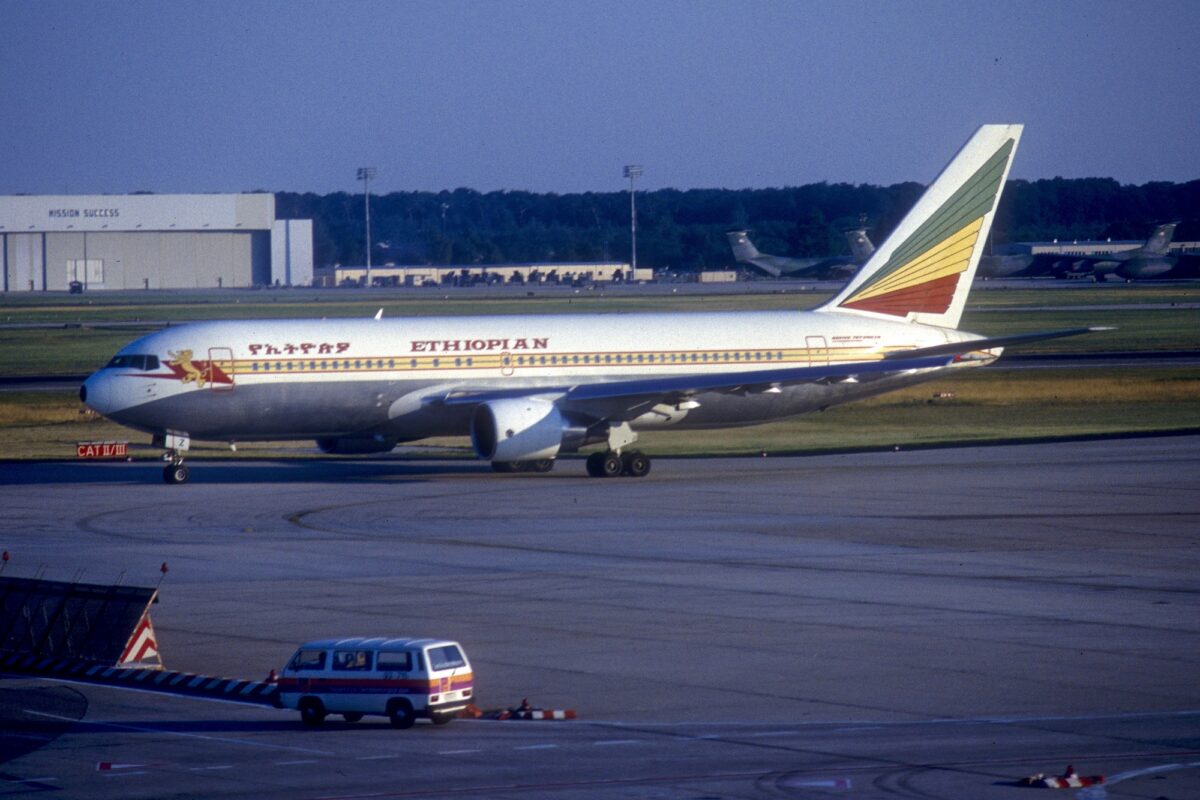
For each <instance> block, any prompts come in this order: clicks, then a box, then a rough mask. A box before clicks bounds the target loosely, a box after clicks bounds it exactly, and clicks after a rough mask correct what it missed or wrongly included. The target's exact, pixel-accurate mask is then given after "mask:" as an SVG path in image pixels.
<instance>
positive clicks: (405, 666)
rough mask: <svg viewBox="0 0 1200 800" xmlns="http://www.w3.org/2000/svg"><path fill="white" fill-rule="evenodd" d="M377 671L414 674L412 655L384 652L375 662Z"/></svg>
mask: <svg viewBox="0 0 1200 800" xmlns="http://www.w3.org/2000/svg"><path fill="white" fill-rule="evenodd" d="M375 669H376V670H378V671H379V672H412V653H408V652H400V653H388V652H382V653H380V654H379V657H378V658H377V659H376V660H375Z"/></svg>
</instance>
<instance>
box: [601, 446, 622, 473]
mask: <svg viewBox="0 0 1200 800" xmlns="http://www.w3.org/2000/svg"><path fill="white" fill-rule="evenodd" d="M623 469H625V465H624V464H622V463H621V457H620V456H619V455H617V454H616V453H614V452H612V451H611V450H610V451H608V452H607V453H605V454H604V457H603V459H602V460H601V461H600V475H601V476H602V477H605V478H615V477H617V476H618V475H620V474H621V470H623Z"/></svg>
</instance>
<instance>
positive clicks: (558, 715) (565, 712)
mask: <svg viewBox="0 0 1200 800" xmlns="http://www.w3.org/2000/svg"><path fill="white" fill-rule="evenodd" d="M512 718H513V719H575V710H574V709H571V708H537V709H533V710H531V711H514V712H513V715H512Z"/></svg>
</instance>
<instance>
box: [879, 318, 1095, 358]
mask: <svg viewBox="0 0 1200 800" xmlns="http://www.w3.org/2000/svg"><path fill="white" fill-rule="evenodd" d="M1111 330H1116V328H1111V327H1103V326H1097V327H1091V328H1065V329H1063V330H1057V331H1037V332H1034V333H1015V334H1013V335H1011V336H992V337H990V338H985V339H967V340H966V341H962V342H950V343H949V344H935V345H933V346H932V347H918V348H916V349H915V350H899V351H897V352H894V353H888V354H887V355H886V356H884V357H883V360H884V361H885V362H887V361H891V360H893V359H896V360H909V359H913V358H921V357H925V356H947V355H962V354H963V353H974V352H976V351H977V350H991V349H992V348H994V347H1008V346H1009V345H1012V344H1025V343H1026V342H1040V341H1042V340H1044V339H1061V338H1062V337H1064V336H1079V335H1080V334H1084V333H1097V332H1099V331H1111Z"/></svg>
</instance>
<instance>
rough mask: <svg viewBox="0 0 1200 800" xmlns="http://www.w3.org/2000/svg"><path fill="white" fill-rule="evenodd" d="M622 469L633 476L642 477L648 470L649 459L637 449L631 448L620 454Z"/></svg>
mask: <svg viewBox="0 0 1200 800" xmlns="http://www.w3.org/2000/svg"><path fill="white" fill-rule="evenodd" d="M621 466H622V470H623V471H624V473H625V474H626V475H629V476H630V477H633V478H644V477H646V474H647V473H649V472H650V459H649V458H648V457H647V456H646V455H645V454H644V453H641V452H639V451H637V450H631V451H629V452H628V453H625V454H623V455H622V456H621Z"/></svg>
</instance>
